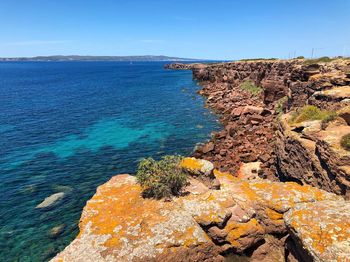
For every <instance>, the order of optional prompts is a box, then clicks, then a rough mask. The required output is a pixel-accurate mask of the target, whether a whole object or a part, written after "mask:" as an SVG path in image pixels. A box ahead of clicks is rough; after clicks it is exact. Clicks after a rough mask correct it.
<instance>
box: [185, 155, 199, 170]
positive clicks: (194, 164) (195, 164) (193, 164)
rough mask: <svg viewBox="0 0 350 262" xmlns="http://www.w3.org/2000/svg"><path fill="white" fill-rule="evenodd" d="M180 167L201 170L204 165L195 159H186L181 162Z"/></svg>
mask: <svg viewBox="0 0 350 262" xmlns="http://www.w3.org/2000/svg"><path fill="white" fill-rule="evenodd" d="M180 167H182V168H185V169H189V170H200V169H201V168H202V167H203V164H202V163H201V162H200V161H198V160H197V159H195V158H193V157H185V158H184V159H182V161H181V162H180Z"/></svg>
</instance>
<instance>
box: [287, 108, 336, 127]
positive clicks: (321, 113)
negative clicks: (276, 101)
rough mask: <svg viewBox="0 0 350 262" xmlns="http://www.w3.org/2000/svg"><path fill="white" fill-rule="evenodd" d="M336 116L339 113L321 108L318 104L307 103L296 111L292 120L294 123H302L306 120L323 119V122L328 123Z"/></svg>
mask: <svg viewBox="0 0 350 262" xmlns="http://www.w3.org/2000/svg"><path fill="white" fill-rule="evenodd" d="M336 116H337V115H336V113H334V112H331V111H327V110H321V109H319V108H318V107H317V106H313V105H306V106H304V107H302V108H301V109H300V110H298V111H294V112H293V113H292V116H291V119H290V121H291V122H294V123H301V122H304V121H312V120H322V121H323V122H325V123H327V122H330V121H332V120H333V119H335V117H336Z"/></svg>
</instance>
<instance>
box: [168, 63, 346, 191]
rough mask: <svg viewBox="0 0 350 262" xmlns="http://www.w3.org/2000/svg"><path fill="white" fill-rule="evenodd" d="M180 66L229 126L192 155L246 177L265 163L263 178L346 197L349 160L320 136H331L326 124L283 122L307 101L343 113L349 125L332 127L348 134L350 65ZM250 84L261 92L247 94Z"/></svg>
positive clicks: (259, 174) (341, 114)
mask: <svg viewBox="0 0 350 262" xmlns="http://www.w3.org/2000/svg"><path fill="white" fill-rule="evenodd" d="M176 67H178V66H176ZM176 67H174V68H176ZM170 68H171V67H170ZM182 69H191V70H192V71H193V76H194V78H195V79H197V80H199V81H200V84H201V85H202V86H203V88H202V90H201V91H200V94H202V95H204V96H206V97H207V104H208V106H209V107H211V108H213V109H214V110H215V111H217V112H218V113H220V115H221V122H222V123H223V124H224V126H225V127H224V129H223V130H222V131H219V132H216V133H213V135H212V139H211V140H210V141H209V142H208V143H206V144H205V145H204V146H199V147H197V149H196V151H195V152H194V154H193V155H194V156H195V157H198V158H204V159H207V160H209V161H212V162H213V163H214V166H215V168H217V169H219V170H221V171H224V172H225V171H228V172H231V173H232V174H238V175H242V172H241V171H242V167H243V166H244V165H245V164H248V163H252V162H261V165H260V169H261V171H260V172H259V173H258V176H260V177H262V178H269V179H271V180H282V181H296V182H298V183H301V184H310V185H313V186H316V187H319V188H322V189H325V190H327V191H329V192H334V193H336V194H341V195H347V194H349V193H348V192H349V190H348V189H349V180H350V177H349V176H350V174H349V170H350V168H349V166H350V161H349V158H348V156H346V155H344V154H345V153H344V152H340V150H338V149H336V148H339V146H334V143H333V145H330V144H329V143H328V142H326V141H325V139H323V138H325V136H327V135H326V134H327V132H328V131H327V130H322V129H325V126H324V124H323V123H321V121H318V122H317V121H314V122H309V123H306V122H305V123H301V124H300V126H293V127H287V125H286V124H284V123H279V122H280V120H279V117H280V115H281V114H282V113H286V112H289V111H291V110H295V109H296V108H298V107H301V106H304V105H305V104H310V105H315V106H317V107H319V108H321V109H323V110H331V111H334V112H335V111H338V115H339V117H341V118H342V119H344V121H341V120H340V119H339V118H338V119H337V121H332V123H329V124H328V125H329V127H330V128H331V127H332V125H333V127H335V126H337V127H339V126H342V127H341V128H340V129H341V130H347V128H348V126H349V123H350V120H349V109H348V107H349V106H350V78H349V74H348V72H349V70H350V60H336V61H334V62H330V63H319V64H312V65H308V64H306V63H305V61H304V60H288V61H282V60H277V61H252V62H231V63H216V64H209V65H202V66H199V65H198V64H194V65H192V66H191V65H189V64H187V65H185V66H184V67H183V68H182ZM245 81H251V82H252V83H254V84H255V85H256V86H259V87H260V88H261V90H262V92H261V93H260V94H252V93H250V92H247V91H246V90H243V89H242V88H241V85H242V83H244V82H245ZM282 118H283V117H282ZM321 131H322V132H323V133H326V134H323V135H322V136H321V137H323V138H321V137H319V136H320V135H321V133H322V132H321ZM328 134H329V132H328ZM339 135H340V133H339V134H338V142H339V138H340V137H339ZM338 142H337V143H338ZM239 169H241V170H239ZM255 176H256V175H255ZM347 197H348V196H347Z"/></svg>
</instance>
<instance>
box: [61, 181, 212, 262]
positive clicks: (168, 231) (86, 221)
mask: <svg viewBox="0 0 350 262" xmlns="http://www.w3.org/2000/svg"><path fill="white" fill-rule="evenodd" d="M79 227H80V234H79V236H78V237H77V238H76V239H75V240H74V241H73V242H72V243H71V244H70V245H69V246H68V247H67V248H66V249H65V250H64V251H63V252H62V253H60V254H59V255H58V256H57V257H56V258H55V259H54V261H59V259H63V260H64V261H75V260H79V259H77V258H80V259H84V258H87V257H89V258H90V259H92V261H106V260H114V261H130V260H134V259H143V258H145V259H146V258H152V257H155V256H156V255H157V254H159V253H162V252H163V250H164V249H166V248H168V247H172V246H181V247H185V248H188V247H190V246H192V245H195V246H200V245H202V244H208V243H209V244H211V241H210V239H209V238H208V236H207V235H206V234H205V232H204V231H203V230H202V229H201V227H200V226H199V225H198V224H197V223H196V222H195V220H194V219H193V217H192V216H190V215H189V214H188V213H187V212H185V211H183V210H181V209H180V208H179V207H178V206H176V205H175V204H174V203H173V202H163V201H157V200H151V199H144V198H142V197H141V187H140V186H139V185H138V184H136V179H135V178H134V177H132V176H129V175H119V176H116V177H113V178H112V179H111V180H110V181H109V182H108V183H106V184H104V185H102V186H100V187H99V188H98V190H97V192H96V194H95V195H94V196H93V198H92V199H91V200H90V201H88V203H87V205H86V207H85V208H84V211H83V215H82V217H81V222H80V225H79Z"/></svg>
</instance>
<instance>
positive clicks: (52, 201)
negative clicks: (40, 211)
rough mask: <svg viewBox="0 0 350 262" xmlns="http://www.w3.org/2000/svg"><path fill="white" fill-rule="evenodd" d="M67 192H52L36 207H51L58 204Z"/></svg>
mask: <svg viewBox="0 0 350 262" xmlns="http://www.w3.org/2000/svg"><path fill="white" fill-rule="evenodd" d="M64 195H65V193H63V192H59V193H55V194H52V195H51V196H49V197H47V198H45V199H44V201H43V202H41V203H40V204H39V205H37V206H36V208H50V207H53V206H54V205H56V204H57V203H58V202H59V201H60V200H62V199H63V197H64Z"/></svg>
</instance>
